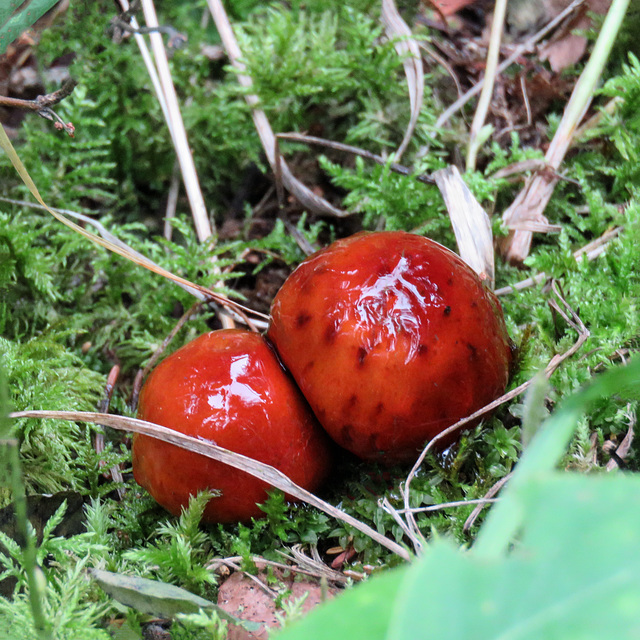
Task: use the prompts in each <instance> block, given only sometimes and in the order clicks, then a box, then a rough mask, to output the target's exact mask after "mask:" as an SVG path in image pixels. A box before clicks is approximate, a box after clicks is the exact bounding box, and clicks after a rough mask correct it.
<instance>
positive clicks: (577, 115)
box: [500, 0, 629, 264]
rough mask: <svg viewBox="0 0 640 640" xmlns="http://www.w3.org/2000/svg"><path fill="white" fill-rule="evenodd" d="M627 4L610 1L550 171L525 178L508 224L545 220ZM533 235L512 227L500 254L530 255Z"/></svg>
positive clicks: (517, 258)
mask: <svg viewBox="0 0 640 640" xmlns="http://www.w3.org/2000/svg"><path fill="white" fill-rule="evenodd" d="M628 6H629V0H613V2H612V3H611V7H610V8H609V11H608V12H607V16H606V18H605V20H604V23H603V25H602V29H601V30H600V33H599V34H598V39H597V40H596V43H595V46H594V48H593V51H592V53H591V56H590V57H589V61H588V62H587V64H586V66H585V68H584V70H583V71H582V73H581V74H580V77H579V78H578V81H577V82H576V85H575V87H574V88H573V92H572V93H571V97H570V98H569V102H568V103H567V105H566V107H565V110H564V113H563V114H562V120H561V121H560V124H559V125H558V129H557V130H556V133H555V135H554V136H553V140H552V141H551V144H550V145H549V148H548V150H547V153H546V154H545V161H546V163H547V165H548V167H549V168H550V169H551V171H549V170H548V169H545V170H543V171H542V172H538V173H535V174H534V175H532V176H531V177H529V178H528V179H527V181H526V182H525V186H524V187H523V189H522V191H520V193H519V194H518V195H517V197H516V199H515V200H514V201H513V203H512V204H511V206H509V208H508V209H507V210H506V211H505V212H504V214H503V216H502V219H503V222H504V224H505V225H506V226H507V227H508V226H510V225H513V224H514V223H516V222H518V221H519V220H521V219H526V220H535V221H540V222H542V223H547V219H546V218H545V217H544V215H543V212H544V210H545V208H546V206H547V204H548V202H549V200H550V199H551V196H552V195H553V192H554V190H555V186H556V184H557V183H558V176H557V174H556V171H557V170H558V169H559V168H560V165H561V164H562V161H563V160H564V156H565V154H566V153H567V151H568V149H569V147H570V146H571V144H572V142H573V140H574V135H575V132H576V129H577V128H578V125H579V124H580V122H581V121H582V119H583V117H584V115H585V113H586V112H587V109H588V108H589V105H590V104H591V101H592V99H593V94H594V92H595V90H596V86H597V83H598V81H599V80H600V76H601V75H602V72H603V70H604V66H605V63H606V61H607V59H608V58H609V53H610V51H611V48H612V47H613V44H614V41H615V39H616V36H617V34H618V32H619V30H620V27H621V25H622V21H623V19H624V16H625V14H626V12H627V8H628ZM532 238H533V232H531V231H521V230H516V231H512V232H511V233H509V235H508V236H507V238H506V239H505V240H504V241H503V242H502V243H501V247H500V249H501V252H502V255H503V256H504V257H505V259H506V260H507V261H508V262H510V263H513V264H520V263H522V261H523V260H524V259H525V258H526V257H527V256H528V255H529V251H530V249H531V242H532Z"/></svg>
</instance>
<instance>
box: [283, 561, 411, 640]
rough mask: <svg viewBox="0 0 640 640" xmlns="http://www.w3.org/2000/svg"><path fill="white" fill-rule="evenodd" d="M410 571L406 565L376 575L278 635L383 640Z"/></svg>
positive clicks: (297, 639)
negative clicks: (398, 596) (397, 597)
mask: <svg viewBox="0 0 640 640" xmlns="http://www.w3.org/2000/svg"><path fill="white" fill-rule="evenodd" d="M406 574H407V568H406V567H404V568H400V569H394V570H391V571H387V572H386V573H384V574H382V575H379V576H375V577H373V578H371V579H370V580H369V581H368V582H366V583H364V584H362V585H358V586H356V587H354V588H353V589H351V590H350V591H346V592H345V593H344V594H342V595H341V596H339V597H338V598H337V599H336V600H333V601H332V602H328V603H327V604H325V605H323V606H320V607H318V609H316V610H315V611H314V612H313V613H312V614H311V615H310V616H308V617H307V618H305V619H304V620H302V621H301V622H300V623H297V624H295V625H292V626H291V627H288V628H287V629H286V630H285V631H284V632H283V633H281V634H277V635H276V637H277V639H278V640H336V639H337V638H349V640H355V639H359V638H363V639H364V638H366V640H378V639H380V640H382V639H383V638H385V637H386V633H387V628H388V625H389V619H390V617H391V613H392V610H393V604H394V598H395V595H396V593H397V592H398V588H399V587H400V584H401V582H402V580H403V578H404V577H405V576H406Z"/></svg>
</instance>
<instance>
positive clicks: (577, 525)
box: [336, 473, 640, 640]
mask: <svg viewBox="0 0 640 640" xmlns="http://www.w3.org/2000/svg"><path fill="white" fill-rule="evenodd" d="M517 499H518V500H519V501H520V502H521V507H522V509H523V512H524V513H525V514H526V515H525V522H524V525H525V528H524V534H523V537H522V540H521V541H520V543H519V545H518V546H517V548H516V549H515V550H514V551H513V553H512V554H511V555H510V556H509V557H507V558H495V559H493V558H491V559H485V558H478V557H477V556H475V555H474V554H472V553H467V554H464V553H461V552H459V551H457V550H455V549H454V548H453V547H452V546H450V545H449V544H447V543H438V544H437V545H436V546H434V547H433V548H432V549H431V550H430V551H429V552H428V553H427V555H426V556H425V557H424V558H423V559H422V560H421V561H420V562H418V563H416V565H414V566H413V567H412V568H411V569H410V571H409V572H408V574H407V577H406V579H405V580H404V581H403V584H402V586H401V588H400V591H399V593H398V596H397V599H396V603H395V604H396V606H395V610H394V615H393V618H392V620H391V624H390V628H389V634H388V636H387V638H388V639H389V640H412V639H413V638H426V637H428V638H432V639H433V640H439V639H442V640H444V639H446V640H457V639H460V640H462V639H465V640H466V639H467V638H474V640H485V639H486V640H489V639H491V640H498V639H500V640H503V639H504V640H507V639H509V640H512V639H513V640H515V639H518V640H534V639H536V640H537V639H538V638H544V639H545V640H553V639H555V638H558V639H560V638H562V639H563V640H564V639H571V638H580V639H581V640H589V639H593V640H600V639H602V638H616V640H624V639H626V638H629V639H631V638H637V637H638V633H639V632H640V618H639V617H638V612H639V611H640V477H623V476H617V477H600V478H593V477H584V476H578V475H575V476H573V475H570V474H555V473H554V474H548V475H547V477H546V478H538V479H534V480H532V481H531V482H530V483H529V484H528V485H527V486H526V487H521V488H520V489H519V490H518V495H517ZM336 637H341V636H338V635H336Z"/></svg>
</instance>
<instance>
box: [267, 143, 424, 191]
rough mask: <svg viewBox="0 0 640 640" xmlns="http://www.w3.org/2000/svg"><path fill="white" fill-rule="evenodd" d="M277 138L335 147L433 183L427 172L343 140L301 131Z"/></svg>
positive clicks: (421, 180) (402, 174) (403, 174)
mask: <svg viewBox="0 0 640 640" xmlns="http://www.w3.org/2000/svg"><path fill="white" fill-rule="evenodd" d="M276 139H278V140H290V141H291V142H304V143H305V144H315V145H317V146H319V147H326V148H328V149H335V150H336V151H344V152H345V153H352V154H353V155H355V156H358V157H360V158H365V160H371V161H373V162H375V163H376V164H379V165H381V166H383V167H388V168H389V170H390V171H393V172H394V173H399V174H400V175H401V176H413V177H415V179H416V180H418V182H424V183H425V184H435V178H433V177H432V176H430V175H427V174H424V173H423V174H419V175H415V176H414V171H413V170H412V169H410V168H409V167H405V166H403V165H401V164H398V163H397V162H389V159H388V158H384V157H383V156H380V155H378V154H377V153H372V152H371V151H367V150H366V149H360V147H354V146H352V145H350V144H345V143H344V142H333V140H325V139H324V138H318V137H316V136H307V135H305V134H303V133H295V132H289V133H279V134H278V135H277V136H276Z"/></svg>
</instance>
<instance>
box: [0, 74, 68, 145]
mask: <svg viewBox="0 0 640 640" xmlns="http://www.w3.org/2000/svg"><path fill="white" fill-rule="evenodd" d="M77 84H78V83H77V82H76V81H75V80H73V79H71V78H68V79H67V80H65V81H64V83H63V84H62V86H61V87H60V89H58V90H57V91H54V92H52V93H47V94H46V95H41V96H38V97H36V98H35V100H23V99H21V98H10V97H8V96H0V107H13V108H16V109H28V110H30V111H35V112H37V114H38V115H39V116H40V117H42V118H47V119H48V120H54V121H55V122H57V123H58V124H56V128H57V129H61V128H62V129H64V130H65V131H66V132H67V133H68V134H69V135H70V136H72V137H73V134H74V132H75V127H74V126H73V124H72V123H70V122H64V120H63V119H62V118H61V117H60V116H59V115H58V114H57V113H56V112H55V111H54V110H53V109H52V108H51V107H53V106H54V105H56V104H58V103H59V102H61V101H62V100H64V99H65V98H66V97H67V96H70V95H71V93H72V92H73V90H74V89H75V87H76V85H77Z"/></svg>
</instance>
